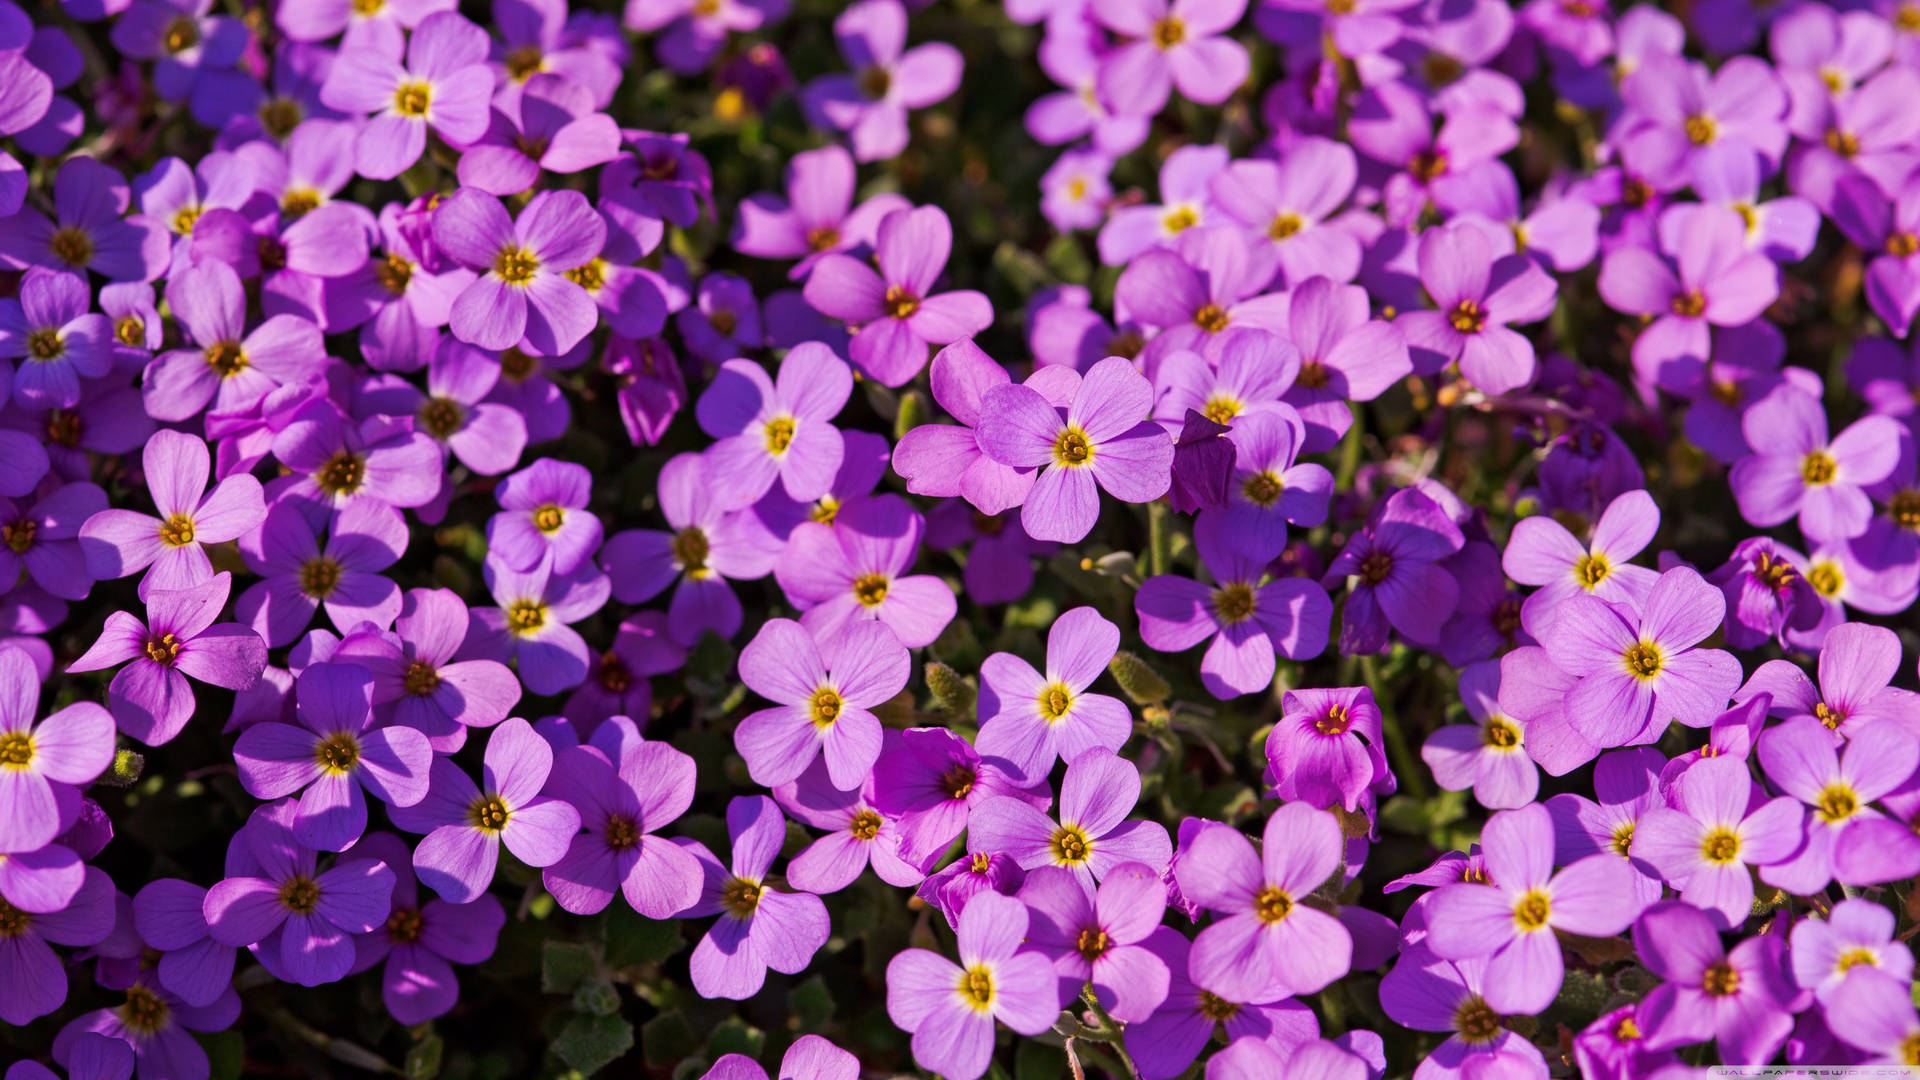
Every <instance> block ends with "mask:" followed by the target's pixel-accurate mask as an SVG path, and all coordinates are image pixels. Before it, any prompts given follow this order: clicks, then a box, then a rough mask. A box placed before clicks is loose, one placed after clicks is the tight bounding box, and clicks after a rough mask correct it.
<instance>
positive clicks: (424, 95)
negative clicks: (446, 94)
mask: <svg viewBox="0 0 1920 1080" xmlns="http://www.w3.org/2000/svg"><path fill="white" fill-rule="evenodd" d="M432 105H433V85H432V84H431V83H424V82H419V81H417V80H416V81H412V82H403V83H401V84H400V85H399V86H397V87H395V88H394V91H393V111H394V112H397V113H399V114H400V115H401V116H412V117H425V116H426V115H427V110H428V109H429V108H431V107H432Z"/></svg>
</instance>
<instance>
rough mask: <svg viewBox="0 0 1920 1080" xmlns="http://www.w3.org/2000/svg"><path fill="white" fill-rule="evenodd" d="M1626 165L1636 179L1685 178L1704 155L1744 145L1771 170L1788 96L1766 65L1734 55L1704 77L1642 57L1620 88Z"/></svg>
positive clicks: (1676, 62) (1690, 65)
mask: <svg viewBox="0 0 1920 1080" xmlns="http://www.w3.org/2000/svg"><path fill="white" fill-rule="evenodd" d="M1620 92H1621V96H1622V97H1624V98H1625V99H1626V103H1627V107H1628V109H1629V117H1630V120H1629V123H1630V127H1629V128H1628V130H1627V133H1626V136H1625V138H1624V140H1623V143H1622V147H1621V149H1622V152H1623V154H1624V157H1625V160H1626V162H1627V164H1628V165H1629V166H1630V167H1631V168H1633V170H1634V171H1635V172H1637V173H1640V174H1642V175H1659V176H1691V175H1693V172H1694V169H1695V162H1696V161H1697V160H1698V159H1699V157H1700V156H1701V155H1702V154H1704V153H1706V152H1707V150H1708V148H1710V147H1713V146H1717V145H1720V144H1722V143H1744V144H1745V145H1747V146H1748V147H1751V148H1752V149H1753V151H1754V152H1755V153H1758V154H1759V155H1761V156H1762V157H1763V158H1765V159H1766V160H1767V161H1768V163H1769V164H1770V165H1771V164H1773V163H1777V162H1778V161H1779V160H1780V155H1781V153H1782V151H1784V150H1785V149H1786V144H1787V129H1786V125H1785V123H1784V122H1783V121H1784V119H1785V114H1786V111H1787V93H1786V90H1785V89H1784V88H1783V87H1782V86H1781V84H1780V80H1779V78H1778V77H1777V76H1776V75H1775V74H1774V71H1773V69H1772V68H1771V67H1769V66H1768V65H1767V64H1766V62H1765V61H1763V60H1760V59H1758V58H1756V57H1751V56H1738V57H1734V58H1732V59H1730V60H1728V61H1727V62H1726V63H1724V64H1722V65H1720V67H1719V68H1718V69H1717V70H1715V71H1713V72H1712V73H1711V74H1709V72H1708V69H1707V67H1706V65H1705V64H1700V63H1695V62H1694V61H1691V60H1688V59H1686V58H1684V57H1681V56H1679V55H1677V54H1675V55H1671V56H1663V55H1656V56H1648V57H1644V58H1643V59H1642V61H1641V63H1640V64H1639V65H1638V66H1637V67H1636V68H1635V69H1634V70H1633V73H1632V74H1631V75H1630V76H1629V77H1628V78H1627V79H1625V80H1624V81H1623V82H1622V83H1621V86H1620Z"/></svg>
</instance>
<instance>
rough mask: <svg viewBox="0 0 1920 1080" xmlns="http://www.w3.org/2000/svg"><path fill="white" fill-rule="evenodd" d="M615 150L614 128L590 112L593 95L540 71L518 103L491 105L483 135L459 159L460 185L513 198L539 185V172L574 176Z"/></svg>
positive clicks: (604, 117)
mask: <svg viewBox="0 0 1920 1080" xmlns="http://www.w3.org/2000/svg"><path fill="white" fill-rule="evenodd" d="M619 152H620V128H619V125H617V124H615V123H614V121H613V118H612V117H610V116H608V115H606V114H605V113H599V112H595V111H594V100H593V92H592V91H591V90H589V89H588V88H587V87H586V86H584V85H582V84H581V83H579V82H576V81H574V80H572V79H569V78H567V77H565V76H563V75H555V74H547V73H545V72H541V73H538V74H535V75H534V76H532V77H531V78H529V79H527V81H526V83H525V84H524V87H523V88H522V90H521V92H520V95H519V99H518V100H517V101H508V102H505V103H501V102H495V104H494V106H493V108H492V110H491V112H490V115H489V116H488V119H487V127H486V131H485V133H484V134H482V135H481V136H480V138H479V139H478V140H477V141H475V142H474V143H473V145H471V146H469V147H468V148H467V149H466V150H465V152H463V153H462V154H461V155H460V165H459V177H460V183H461V184H462V185H463V186H465V187H471V188H478V189H480V190H481V191H484V192H487V193H488V194H490V195H502V196H505V195H518V194H519V193H521V192H523V191H528V190H530V189H532V188H533V187H534V186H535V185H536V184H538V183H539V182H540V172H541V170H542V169H544V170H546V171H548V172H555V173H576V172H580V171H582V170H585V169H590V168H592V167H593V166H595V165H601V164H604V163H606V162H609V161H612V160H613V159H614V157H615V155H617V154H619Z"/></svg>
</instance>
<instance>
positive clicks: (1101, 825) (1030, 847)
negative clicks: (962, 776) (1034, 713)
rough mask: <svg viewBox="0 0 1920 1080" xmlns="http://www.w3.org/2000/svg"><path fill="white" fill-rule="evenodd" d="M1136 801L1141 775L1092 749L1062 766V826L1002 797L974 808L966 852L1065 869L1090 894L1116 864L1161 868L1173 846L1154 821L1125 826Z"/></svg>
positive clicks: (1125, 762) (1024, 866)
mask: <svg viewBox="0 0 1920 1080" xmlns="http://www.w3.org/2000/svg"><path fill="white" fill-rule="evenodd" d="M1139 801H1140V770H1139V769H1138V768H1136V767H1135V766H1134V764H1133V763H1132V762H1130V761H1128V760H1126V759H1125V758H1120V757H1115V756H1114V754H1113V752H1112V751H1110V750H1101V749H1093V750H1088V751H1086V752H1085V753H1083V754H1081V755H1080V756H1079V757H1077V758H1075V759H1074V760H1072V761H1070V762H1068V763H1067V774H1066V778H1065V779H1063V780H1062V781H1061V782H1060V820H1059V822H1058V823H1056V822H1055V821H1054V820H1053V819H1052V818H1049V817H1048V816H1047V814H1046V811H1044V810H1041V809H1038V808H1036V807H1035V806H1034V805H1033V804H1032V803H1029V802H1027V801H1025V800H1024V799H1019V798H1013V797H1010V796H1006V795H1001V796H996V797H994V798H991V799H987V800H985V801H983V802H981V803H980V805H978V806H976V807H974V808H973V814H972V816H971V817H970V818H969V820H968V822H967V850H968V851H969V852H972V853H976V854H978V853H983V852H1005V853H1006V854H1008V855H1011V856H1013V860H1014V861H1015V862H1017V863H1019V864H1020V868H1021V869H1022V870H1032V869H1035V868H1036V867H1041V866H1064V867H1066V868H1067V869H1069V870H1072V871H1073V873H1074V876H1076V877H1078V878H1079V879H1080V882H1081V884H1083V885H1086V886H1087V887H1089V888H1091V887H1092V886H1093V884H1094V883H1095V882H1097V881H1099V880H1100V879H1101V878H1102V877H1104V876H1106V874H1107V872H1108V871H1110V870H1112V869H1113V868H1114V867H1116V866H1119V865H1120V864H1121V863H1127V862H1141V863H1146V864H1147V865H1148V866H1151V867H1164V866H1166V865H1167V863H1168V862H1170V861H1171V860H1172V858H1173V844H1172V842H1171V841H1170V840H1169V839H1168V838H1167V830H1166V828H1165V827H1164V826H1162V825H1160V824H1159V823H1158V822H1152V821H1128V820H1126V817H1127V813H1128V812H1129V811H1131V810H1132V809H1133V806H1134V804H1135V803H1137V802H1139Z"/></svg>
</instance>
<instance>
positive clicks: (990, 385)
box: [893, 338, 1052, 595]
mask: <svg viewBox="0 0 1920 1080" xmlns="http://www.w3.org/2000/svg"><path fill="white" fill-rule="evenodd" d="M928 374H929V381H930V382H931V383H932V388H933V400H934V401H935V402H937V403H938V404H939V406H940V407H941V408H942V409H945V410H946V411H947V414H948V415H949V416H951V417H953V418H954V419H955V420H958V421H959V423H958V424H922V425H920V426H919V427H916V428H914V429H913V430H912V431H909V432H907V433H906V434H904V435H902V436H900V441H899V442H898V443H896V444H895V445H894V448H893V471H894V472H897V473H899V474H900V475H901V476H902V477H904V478H905V479H906V481H907V490H908V491H911V492H913V493H914V494H915V495H932V496H936V497H939V498H952V497H953V496H956V495H958V496H960V497H962V498H964V499H966V500H967V502H969V503H971V504H972V505H973V507H974V509H976V510H978V511H980V512H981V513H982V514H1000V513H1004V512H1006V511H1008V510H1011V509H1012V508H1014V507H1016V506H1019V505H1020V504H1021V503H1023V502H1025V501H1026V499H1027V493H1028V492H1030V491H1032V490H1033V477H1034V473H1033V470H1031V469H1016V468H1013V467H1012V466H1010V465H1002V464H1001V463H1000V462H998V461H995V460H993V459H992V458H991V457H988V456H987V453H986V450H985V448H984V447H982V446H981V445H980V435H979V430H978V429H979V427H980V425H981V422H982V420H983V419H985V414H984V413H983V411H982V407H983V406H984V405H985V403H986V397H987V395H988V394H989V393H991V392H992V391H993V390H994V389H995V388H996V387H1001V386H1006V385H1008V384H1009V383H1011V382H1012V381H1013V379H1012V378H1011V377H1010V376H1009V375H1008V374H1007V369H1006V368H1003V367H1001V366H1000V365H999V364H998V363H996V362H995V361H994V359H993V358H992V357H991V356H988V355H987V354H986V353H985V352H982V351H981V349H980V346H978V345H975V344H974V343H973V341H972V339H971V338H968V339H963V340H960V341H956V342H954V343H953V344H951V345H949V346H947V347H946V348H944V349H941V350H940V351H939V352H937V353H935V354H934V356H933V365H932V367H931V369H930V370H929V372H928ZM1029 381H1030V382H1031V381H1034V380H1029ZM1041 385H1043V386H1048V387H1051V386H1052V384H1051V383H1046V382H1042V383H1041ZM1043 396H1044V394H1043ZM936 512H937V511H936ZM1024 592H1025V590H1022V594H1023V595H1024Z"/></svg>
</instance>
